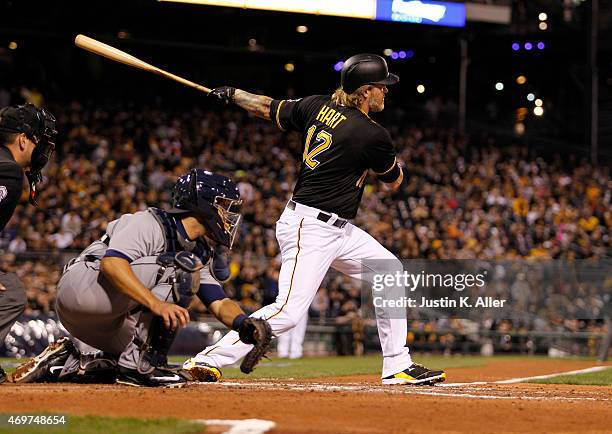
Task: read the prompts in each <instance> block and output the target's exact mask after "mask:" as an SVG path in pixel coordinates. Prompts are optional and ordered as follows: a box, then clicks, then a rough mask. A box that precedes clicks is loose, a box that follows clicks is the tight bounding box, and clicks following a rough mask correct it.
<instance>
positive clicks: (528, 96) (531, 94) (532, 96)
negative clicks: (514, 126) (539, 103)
mask: <svg viewBox="0 0 612 434" xmlns="http://www.w3.org/2000/svg"><path fill="white" fill-rule="evenodd" d="M534 99H535V95H534V94H533V93H528V94H527V101H533V100H534Z"/></svg>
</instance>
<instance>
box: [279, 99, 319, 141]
mask: <svg viewBox="0 0 612 434" xmlns="http://www.w3.org/2000/svg"><path fill="white" fill-rule="evenodd" d="M324 98H325V97H323V96H321V95H313V96H308V97H306V98H301V99H281V100H278V99H273V100H272V102H271V104H270V119H271V120H272V122H274V123H275V124H276V126H277V127H278V128H279V129H280V130H281V131H285V130H291V131H298V132H302V131H304V130H306V128H307V127H308V126H307V125H306V123H307V122H308V119H309V118H310V117H312V113H313V111H314V110H316V109H317V108H320V105H321V104H320V102H321V101H322V99H324Z"/></svg>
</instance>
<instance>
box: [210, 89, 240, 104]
mask: <svg viewBox="0 0 612 434" xmlns="http://www.w3.org/2000/svg"><path fill="white" fill-rule="evenodd" d="M235 92H236V88H235V87H230V86H221V87H216V88H214V89H213V90H211V91H210V93H209V94H208V96H209V97H212V98H213V99H215V100H217V101H219V102H222V103H224V104H229V103H230V102H234V93H235Z"/></svg>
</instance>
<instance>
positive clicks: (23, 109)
mask: <svg viewBox="0 0 612 434" xmlns="http://www.w3.org/2000/svg"><path fill="white" fill-rule="evenodd" d="M55 127H56V121H55V117H54V116H53V115H52V114H51V113H50V112H48V111H47V110H45V109H42V108H41V109H39V108H36V107H35V106H34V105H33V104H24V105H20V106H14V107H6V108H4V109H2V110H0V131H4V132H7V133H23V134H25V135H26V137H27V138H28V139H30V140H31V141H32V142H34V144H35V145H36V147H35V148H34V152H32V159H31V162H30V169H29V170H28V171H27V172H26V175H27V177H28V181H29V183H30V203H31V204H33V205H36V204H37V203H36V183H38V182H40V181H42V174H41V171H42V169H43V167H45V165H46V164H47V163H48V162H49V159H50V158H51V155H53V151H54V150H55V137H56V136H57V131H56V130H55Z"/></svg>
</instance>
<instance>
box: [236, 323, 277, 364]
mask: <svg viewBox="0 0 612 434" xmlns="http://www.w3.org/2000/svg"><path fill="white" fill-rule="evenodd" d="M238 334H239V336H240V340H241V341H242V342H244V343H245V344H252V345H254V347H253V349H252V350H251V351H249V353H248V354H247V355H246V356H244V359H243V360H242V363H241V364H240V370H241V371H242V372H244V373H245V374H250V373H251V372H253V369H255V366H257V364H258V363H259V361H260V360H261V358H262V357H264V356H265V355H266V351H268V347H269V346H270V341H271V340H272V328H271V327H270V324H268V321H266V320H265V319H259V318H247V319H245V320H244V321H243V322H242V324H241V325H240V329H238Z"/></svg>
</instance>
